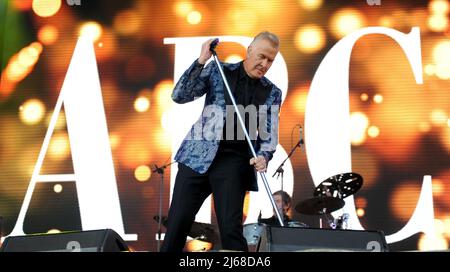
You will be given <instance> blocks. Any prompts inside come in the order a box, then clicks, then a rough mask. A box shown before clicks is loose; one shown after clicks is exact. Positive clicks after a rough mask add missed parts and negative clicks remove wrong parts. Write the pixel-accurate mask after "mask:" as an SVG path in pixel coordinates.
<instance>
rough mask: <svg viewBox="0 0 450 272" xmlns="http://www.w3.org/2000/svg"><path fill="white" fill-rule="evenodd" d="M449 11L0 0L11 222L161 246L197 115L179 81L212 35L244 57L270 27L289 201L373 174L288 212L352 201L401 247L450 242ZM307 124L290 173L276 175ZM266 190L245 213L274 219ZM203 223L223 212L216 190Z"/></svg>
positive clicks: (435, 3)
mask: <svg viewBox="0 0 450 272" xmlns="http://www.w3.org/2000/svg"><path fill="white" fill-rule="evenodd" d="M449 12H450V3H449V2H448V1H444V0H432V1H383V0H378V1H376V0H374V1H369V0H367V1H365V0H361V1H360V0H354V1H322V0H315V1H312V0H309V1H306V0H297V1H294V0H292V1H288V0H286V1H272V0H267V1H266V0H264V1H243V0H229V1H211V2H209V1H188V0H186V1H182V0H180V1H173V0H170V1H148V0H134V1H107V0H78V1H76V0H71V1H69V0H68V1H61V0H34V1H32V0H1V1H0V53H1V54H0V63H1V70H2V73H1V85H0V127H1V129H0V154H1V156H0V216H1V218H2V220H1V224H2V235H3V236H6V235H14V234H21V233H25V234H31V233H44V232H49V231H50V232H54V231H70V230H82V229H92V228H99V227H112V228H114V229H115V230H116V231H118V232H119V233H120V234H121V235H123V236H124V237H125V238H126V240H128V244H129V245H130V246H131V247H132V249H133V250H139V251H156V250H157V242H156V237H157V233H158V222H157V221H156V220H155V219H154V217H155V216H158V215H159V213H161V214H162V215H163V216H165V215H167V211H168V208H169V203H170V200H171V189H172V185H171V184H173V180H174V175H175V173H176V171H177V166H176V163H174V164H170V163H171V162H172V158H173V155H174V154H173V153H174V152H175V151H176V148H177V147H178V145H179V143H180V141H181V138H180V137H182V136H184V135H185V133H186V129H187V128H189V126H190V125H191V124H192V122H193V121H194V120H195V119H196V118H198V116H199V114H200V110H201V103H197V102H201V100H200V101H196V102H195V103H192V105H177V104H175V103H174V102H173V101H172V100H171V97H170V95H171V91H172V89H173V85H174V82H176V80H177V79H178V77H179V76H180V74H181V73H182V72H183V71H184V70H185V69H186V68H187V66H188V65H189V64H190V63H192V62H193V61H194V60H195V59H196V57H197V56H198V54H199V50H200V46H201V43H202V42H203V41H204V40H206V39H207V38H208V37H220V40H221V43H220V44H219V46H218V48H217V53H218V56H219V58H220V59H221V60H223V61H226V62H238V61H241V60H242V59H243V58H244V57H245V52H246V45H248V42H249V41H251V37H253V36H254V35H256V34H257V33H258V32H260V31H263V30H269V31H271V32H274V33H276V34H278V35H279V38H280V41H281V45H280V54H279V55H278V56H277V59H276V62H275V64H274V66H272V68H271V70H270V72H269V73H268V77H269V78H270V79H271V80H272V81H274V82H275V83H276V84H277V85H278V86H279V87H280V88H281V89H282V90H283V104H282V108H281V113H280V128H279V133H280V138H279V144H280V145H279V147H278V149H277V152H276V156H275V158H274V160H273V161H272V162H271V163H270V165H269V169H268V172H267V177H268V180H269V184H270V187H271V189H272V190H278V189H281V188H283V189H285V190H286V191H288V192H289V193H290V194H291V195H292V197H293V205H294V206H295V205H297V204H298V203H301V202H302V201H305V200H307V199H309V198H312V197H313V192H314V189H315V187H316V186H317V185H318V184H319V183H320V182H321V181H323V180H325V179H327V178H328V177H331V176H333V175H337V174H342V173H347V172H355V173H358V174H360V175H361V176H362V177H363V181H364V182H363V185H362V187H361V188H360V189H359V190H358V191H357V192H356V193H355V194H354V195H352V196H351V197H348V198H347V199H346V205H345V207H344V210H340V211H337V212H336V213H333V214H332V215H330V216H328V218H327V217H325V216H318V215H317V216H315V215H304V214H300V213H298V212H297V211H296V210H295V209H294V207H293V208H292V210H291V215H292V217H293V218H294V219H295V220H296V221H299V222H302V223H305V224H307V225H309V226H311V227H320V224H321V223H322V227H327V228H329V226H328V225H327V219H329V218H331V216H334V217H335V218H338V217H339V216H340V215H342V213H343V212H345V213H348V214H350V217H351V218H352V220H351V222H350V223H351V224H350V226H349V227H350V228H353V229H361V228H364V229H367V230H382V231H383V232H384V233H385V234H386V236H387V240H388V242H389V247H390V250H393V251H397V250H441V249H447V248H448V242H449V241H450V214H449V212H450V195H449V194H450V185H449V181H450V167H449V165H450V117H449V115H450V92H449V87H450V84H449V83H450V81H449V80H450V37H449ZM371 27H377V28H371ZM79 37H82V38H80V39H79ZM351 39H354V40H353V41H351ZM327 54H328V55H327ZM346 54H348V58H347V59H346ZM326 56H327V57H326ZM69 67H70V68H69ZM319 67H323V69H319ZM347 74H348V76H347ZM346 84H348V86H346ZM336 109H339V110H340V111H339V112H341V113H342V112H343V113H345V114H343V115H339V114H335V112H334V111H335V110H336ZM343 136H345V137H346V138H345V137H344V138H342V137H343ZM300 137H304V140H305V143H306V144H305V146H304V147H303V148H298V149H297V150H296V151H295V152H294V153H293V155H292V157H291V158H290V160H288V161H287V163H286V164H285V167H284V170H285V175H284V180H283V183H281V179H280V178H276V177H272V175H273V173H274V170H275V169H276V168H277V166H278V165H279V164H280V163H281V162H282V160H283V159H284V158H285V157H286V155H287V154H288V153H289V151H290V150H291V149H292V148H293V147H294V146H295V144H296V143H297V142H298V140H299V139H300ZM342 139H345V140H346V141H347V142H348V145H345V141H344V142H343V141H341V140H342ZM169 164H170V165H169ZM156 165H157V166H163V165H167V166H166V167H165V168H164V176H163V180H162V179H161V178H162V176H161V174H160V173H157V172H156V171H155V167H156ZM161 184H162V186H161ZM259 188H260V191H259V192H258V193H249V194H248V195H247V198H246V202H245V207H244V214H245V217H246V218H245V220H246V221H245V223H246V224H251V223H254V222H255V221H256V218H257V216H258V215H259V214H260V213H261V215H262V216H263V217H269V216H271V215H272V213H271V206H270V203H269V201H268V198H267V196H266V195H265V194H266V193H265V191H264V187H263V186H262V185H261V183H260V186H259ZM186 197H189V196H186ZM419 199H420V201H419ZM413 215H414V216H413ZM331 219H332V218H331ZM197 221H199V222H206V223H211V224H212V225H216V219H215V214H214V211H213V209H212V208H211V203H210V200H208V201H207V203H205V206H204V207H203V208H202V210H201V213H199V215H198V216H197ZM408 222H409V225H408V227H407V228H406V229H403V230H402V228H403V227H405V225H406V224H407V223H408ZM408 228H409V230H408ZM161 231H162V232H163V233H164V232H165V228H164V227H162V228H161ZM396 233H397V235H394V234H396ZM205 244H206V245H205ZM213 246H214V245H211V244H208V243H201V242H196V241H193V242H188V244H187V249H188V250H198V249H199V248H200V249H203V248H212V247H213Z"/></svg>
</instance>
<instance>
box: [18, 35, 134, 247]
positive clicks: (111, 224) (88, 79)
mask: <svg viewBox="0 0 450 272" xmlns="http://www.w3.org/2000/svg"><path fill="white" fill-rule="evenodd" d="M63 103H64V109H65V115H66V120H67V131H68V134H69V140H70V148H71V152H72V160H73V168H74V174H61V175H40V171H41V167H42V163H43V161H44V158H45V154H46V153H47V149H48V146H49V143H50V139H51V136H52V134H53V131H54V129H55V124H56V121H57V119H58V115H59V112H60V111H61V107H62V105H63ZM73 181H75V183H76V188H77V196H78V202H79V208H80V216H81V225H82V227H83V230H93V229H105V228H110V229H113V230H115V231H116V232H117V233H118V234H120V235H121V236H122V237H123V238H124V239H125V240H137V235H135V234H127V235H125V231H124V227H123V221H122V213H121V208H120V202H119V194H118V191H117V184H116V176H115V172H114V164H113V159H112V153H111V147H110V143H109V137H108V128H107V124H106V116H105V109H104V107H103V99H102V94H101V86H100V80H99V75H98V70H97V62H96V60H95V52H94V47H93V44H92V41H91V40H89V39H88V38H86V37H80V38H79V40H78V43H77V46H76V48H75V52H74V54H73V56H72V60H71V62H70V66H69V69H68V71H67V74H66V78H65V79H64V83H63V86H62V89H61V92H60V94H59V97H58V100H57V102H56V106H55V110H54V112H53V115H52V118H51V120H50V124H49V127H48V129H47V133H46V135H45V138H44V142H43V144H42V147H41V150H40V152H39V157H38V160H37V162H36V165H35V168H34V171H33V174H32V177H31V181H30V184H29V185H28V189H27V192H26V195H25V199H24V201H23V203H22V207H21V209H20V213H19V216H18V219H17V222H16V225H15V226H14V229H13V231H12V232H11V234H10V235H23V234H24V232H23V223H24V219H25V214H26V212H27V210H28V207H29V205H30V201H31V196H32V194H33V191H34V188H35V186H36V182H73Z"/></svg>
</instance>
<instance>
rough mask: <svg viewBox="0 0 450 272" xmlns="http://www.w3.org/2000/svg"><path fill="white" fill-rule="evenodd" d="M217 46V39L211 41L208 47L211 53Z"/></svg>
mask: <svg viewBox="0 0 450 272" xmlns="http://www.w3.org/2000/svg"><path fill="white" fill-rule="evenodd" d="M218 44H219V38H215V39H214V41H212V43H211V44H210V45H209V50H210V51H211V52H214V50H215V49H216V46H217V45H218Z"/></svg>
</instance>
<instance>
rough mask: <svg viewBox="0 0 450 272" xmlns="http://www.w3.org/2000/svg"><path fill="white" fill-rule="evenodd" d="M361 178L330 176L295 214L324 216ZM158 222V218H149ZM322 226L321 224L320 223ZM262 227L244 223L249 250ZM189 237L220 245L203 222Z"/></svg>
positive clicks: (292, 224)
mask: <svg viewBox="0 0 450 272" xmlns="http://www.w3.org/2000/svg"><path fill="white" fill-rule="evenodd" d="M362 184H363V178H362V177H361V175H359V174H357V173H354V172H350V173H343V174H338V175H335V176H332V177H330V178H328V179H326V180H324V181H323V182H321V183H320V184H319V185H318V186H317V187H316V188H315V189H314V193H313V195H314V197H312V198H309V199H306V200H304V201H302V202H300V203H298V204H297V205H296V206H295V210H296V211H297V212H298V213H301V214H305V215H319V216H320V215H324V216H327V215H328V214H330V213H332V212H335V211H337V210H339V209H341V208H343V207H344V205H345V201H344V199H345V198H347V197H349V196H351V195H353V194H355V193H356V192H357V191H358V190H359V189H360V188H361V186H362ZM153 218H154V219H155V220H156V221H159V217H158V216H154V217H153ZM347 219H348V214H346V213H344V214H343V215H342V216H340V217H339V218H338V219H337V220H335V221H330V220H329V223H330V227H331V228H333V229H336V228H338V229H343V228H344V225H345V223H346V220H347ZM161 221H162V224H163V225H164V226H165V227H167V217H162V220H161ZM287 227H296V228H308V226H307V225H306V224H304V223H301V222H297V221H292V222H289V223H288V225H287ZM321 227H322V224H321ZM264 228H265V225H264V224H262V223H253V224H246V225H244V228H243V232H244V233H243V234H244V237H245V239H246V240H247V243H248V245H249V248H251V247H252V246H257V245H258V243H259V241H260V237H261V234H262V233H263V231H264ZM189 236H190V237H192V238H193V240H199V241H202V242H207V243H211V244H212V245H214V248H216V247H217V246H219V245H220V234H219V230H218V227H217V226H214V225H212V224H207V223H199V222H194V223H193V224H192V227H191V230H190V232H189Z"/></svg>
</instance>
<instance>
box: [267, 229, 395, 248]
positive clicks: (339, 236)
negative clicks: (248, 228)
mask: <svg viewBox="0 0 450 272" xmlns="http://www.w3.org/2000/svg"><path fill="white" fill-rule="evenodd" d="M259 251H260V252H272V251H273V252H276V251H281V252H287V251H375V252H381V251H388V247H387V243H386V239H385V237H384V234H383V232H381V231H360V230H335V229H316V228H292V227H270V226H267V227H266V229H265V231H264V232H263V233H262V235H261V241H260V246H259Z"/></svg>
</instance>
